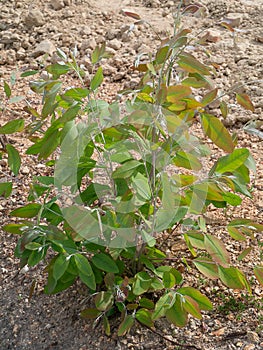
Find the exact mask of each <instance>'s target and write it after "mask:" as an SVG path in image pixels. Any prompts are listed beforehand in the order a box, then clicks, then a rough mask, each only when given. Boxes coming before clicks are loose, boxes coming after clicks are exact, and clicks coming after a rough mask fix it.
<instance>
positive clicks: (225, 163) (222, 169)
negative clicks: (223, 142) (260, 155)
mask: <svg viewBox="0 0 263 350" xmlns="http://www.w3.org/2000/svg"><path fill="white" fill-rule="evenodd" d="M248 156H249V150H248V149H246V148H239V149H235V150H234V151H233V152H232V153H231V154H229V155H227V156H224V157H221V158H219V160H218V161H217V163H216V168H215V172H216V173H219V174H224V173H226V172H233V171H234V170H236V169H238V168H239V167H240V166H241V165H243V164H244V162H245V161H246V160H247V158H248Z"/></svg>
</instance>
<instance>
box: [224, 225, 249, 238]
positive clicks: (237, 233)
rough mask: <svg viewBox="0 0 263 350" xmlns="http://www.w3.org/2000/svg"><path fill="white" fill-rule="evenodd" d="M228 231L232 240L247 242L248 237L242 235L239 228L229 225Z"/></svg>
mask: <svg viewBox="0 0 263 350" xmlns="http://www.w3.org/2000/svg"><path fill="white" fill-rule="evenodd" d="M227 230H228V233H229V234H230V236H231V237H232V238H234V239H235V240H237V241H246V239H247V237H246V236H244V235H243V233H241V232H240V231H239V229H238V228H237V227H234V226H230V225H228V226H227Z"/></svg>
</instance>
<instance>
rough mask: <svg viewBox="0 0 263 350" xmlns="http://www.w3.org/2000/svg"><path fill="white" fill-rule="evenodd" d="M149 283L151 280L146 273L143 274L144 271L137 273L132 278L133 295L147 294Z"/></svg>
mask: <svg viewBox="0 0 263 350" xmlns="http://www.w3.org/2000/svg"><path fill="white" fill-rule="evenodd" d="M151 281H152V279H151V277H150V276H149V275H148V273H147V272H144V271H141V272H138V273H137V274H136V275H135V278H134V283H133V289H132V291H133V293H134V294H135V295H141V294H143V293H145V292H147V290H148V289H149V288H150V286H151Z"/></svg>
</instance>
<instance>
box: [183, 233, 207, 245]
mask: <svg viewBox="0 0 263 350" xmlns="http://www.w3.org/2000/svg"><path fill="white" fill-rule="evenodd" d="M184 236H187V237H188V239H189V241H190V243H191V245H192V246H193V247H195V248H198V249H205V245H204V234H203V233H201V232H198V231H187V233H185V234H184Z"/></svg>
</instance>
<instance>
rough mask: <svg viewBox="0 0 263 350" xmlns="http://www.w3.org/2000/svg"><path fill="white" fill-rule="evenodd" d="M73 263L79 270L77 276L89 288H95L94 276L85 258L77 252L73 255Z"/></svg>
mask: <svg viewBox="0 0 263 350" xmlns="http://www.w3.org/2000/svg"><path fill="white" fill-rule="evenodd" d="M74 259H75V263H76V265H77V268H78V270H79V277H80V279H81V280H82V282H83V283H85V284H86V285H87V286H88V287H89V288H90V289H92V290H96V282H95V276H94V273H93V271H92V268H91V266H90V263H89V261H88V259H87V258H85V257H84V256H83V255H81V254H79V253H77V254H75V255H74Z"/></svg>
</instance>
